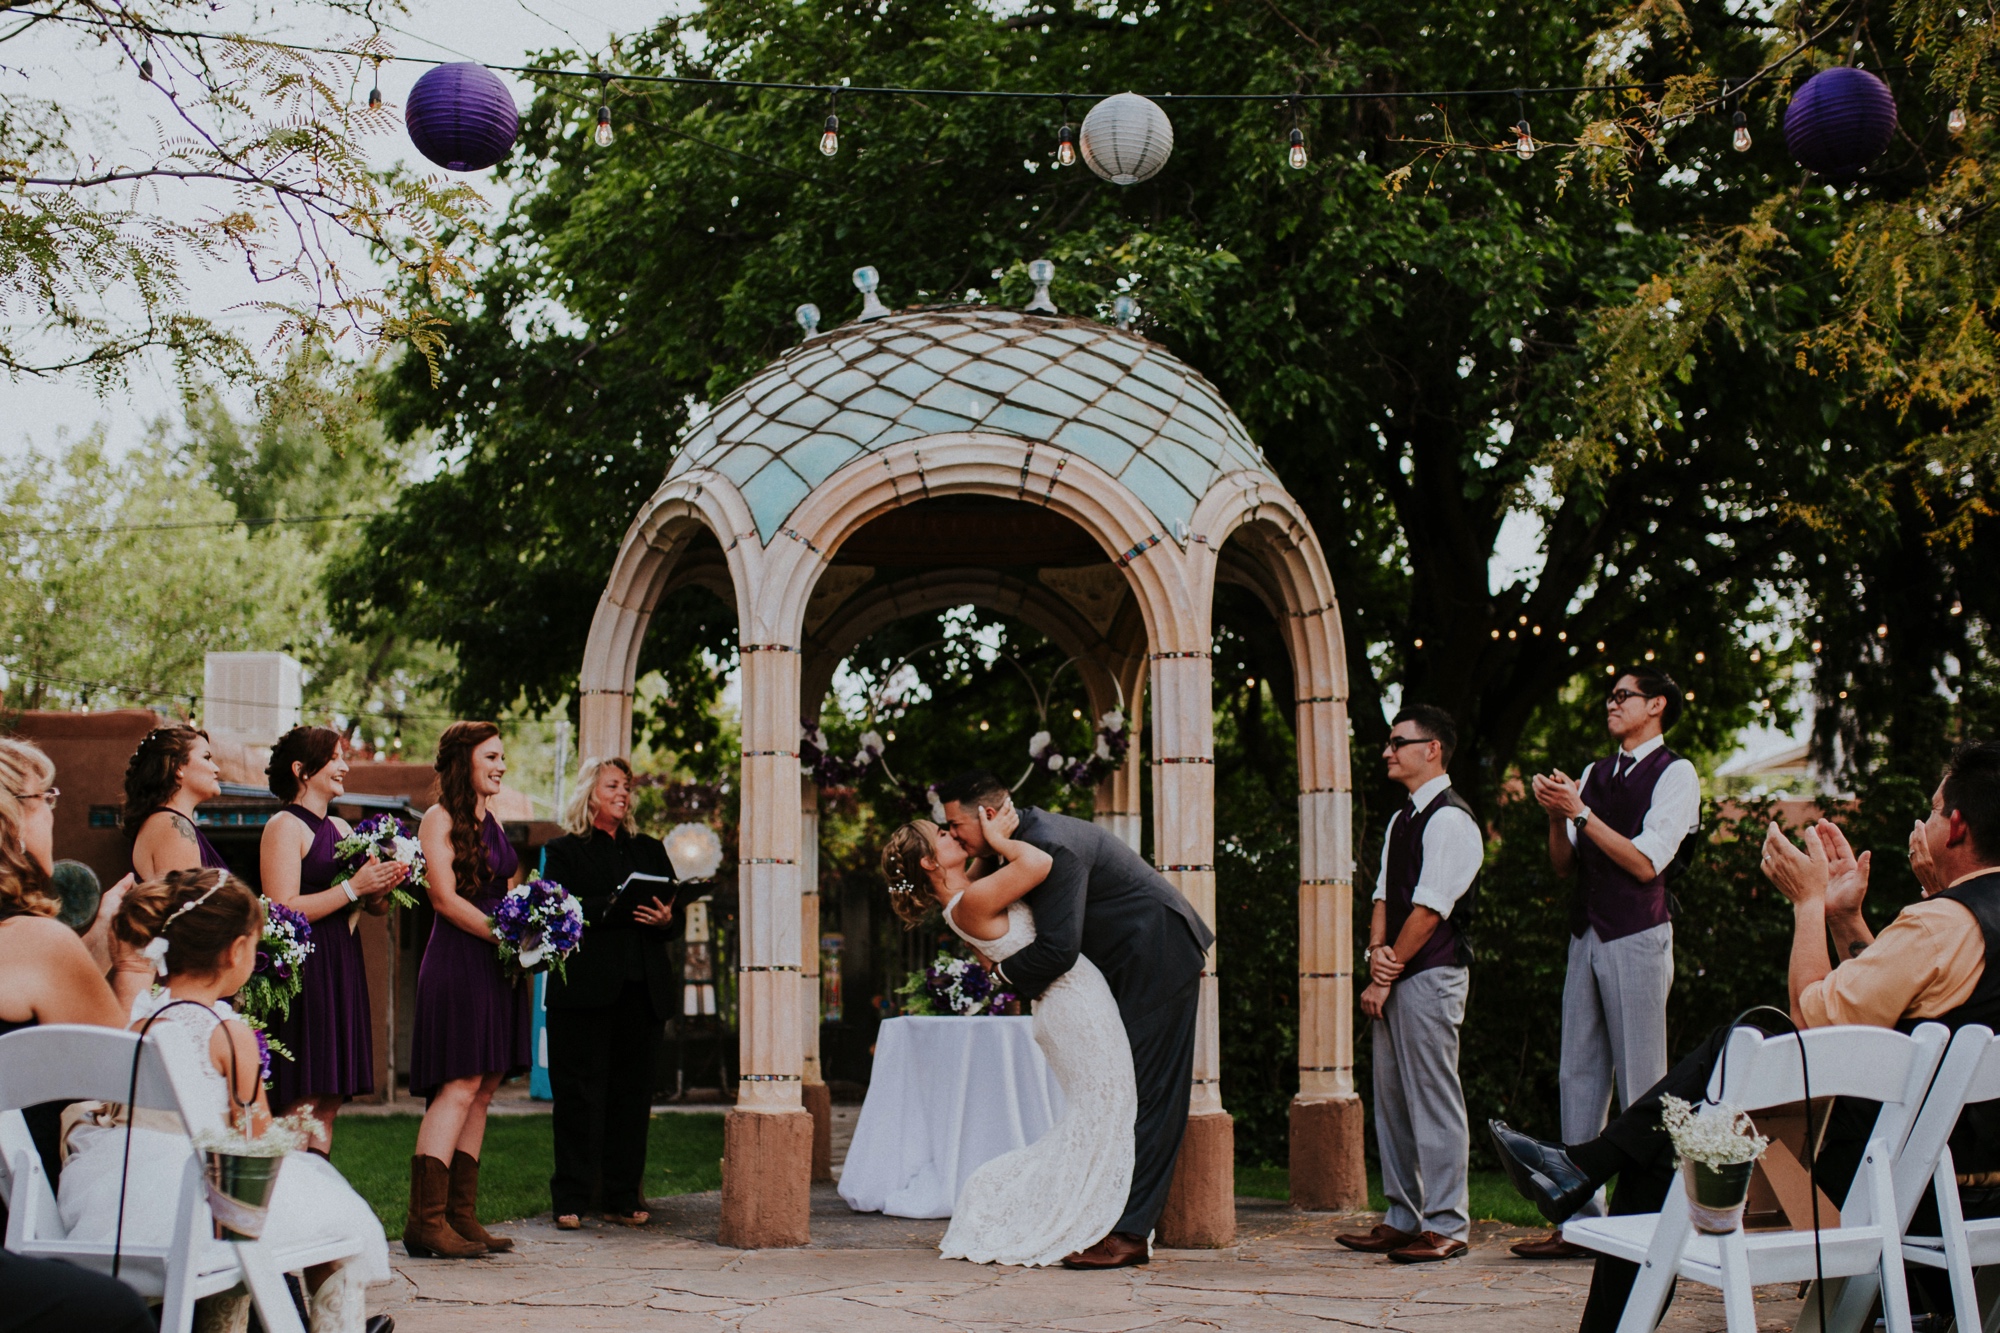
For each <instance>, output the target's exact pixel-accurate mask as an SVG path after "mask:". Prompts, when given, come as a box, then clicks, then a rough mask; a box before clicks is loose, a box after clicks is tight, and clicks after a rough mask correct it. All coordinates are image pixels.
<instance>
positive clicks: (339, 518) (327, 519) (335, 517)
mask: <svg viewBox="0 0 2000 1333" xmlns="http://www.w3.org/2000/svg"><path fill="white" fill-rule="evenodd" d="M388 512H389V511H388V510H386V509H368V510H356V511H355V512H353V513H348V514H302V515H300V516H298V517H296V518H293V517H283V518H229V519H219V518H218V519H190V520H189V521H187V522H185V523H107V524H104V525H102V526H100V527H90V526H78V527H64V528H0V537H68V536H86V535H91V534H96V533H106V532H176V531H181V530H184V529H188V528H268V527H271V526H273V525H276V524H281V523H352V522H356V521H358V520H360V519H364V518H377V517H379V516H381V515H383V514H386V513H388Z"/></svg>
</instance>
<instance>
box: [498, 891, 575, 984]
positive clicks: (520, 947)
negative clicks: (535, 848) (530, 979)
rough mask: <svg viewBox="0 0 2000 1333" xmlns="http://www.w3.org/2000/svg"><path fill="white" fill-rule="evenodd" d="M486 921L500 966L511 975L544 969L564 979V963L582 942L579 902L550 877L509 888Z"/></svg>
mask: <svg viewBox="0 0 2000 1333" xmlns="http://www.w3.org/2000/svg"><path fill="white" fill-rule="evenodd" d="M490 920H491V921H492V923H493V938H494V939H496V940H498V941H499V942H500V966H501V967H502V968H504V969H505V970H506V971H507V972H508V973H509V975H511V976H517V977H518V976H525V975H527V974H528V973H530V972H541V971H544V970H546V971H550V972H553V973H555V974H556V976H558V977H565V972H564V963H565V962H566V961H567V960H568V958H569V956H570V955H571V954H573V953H575V952H576V946H577V945H578V944H581V943H582V942H583V904H582V903H580V902H578V901H577V900H576V899H575V898H574V897H572V896H571V894H570V891H569V890H568V889H565V888H564V887H563V886H562V885H560V884H558V883H556V882H555V881H554V880H552V879H531V880H529V881H528V882H527V883H526V884H520V885H516V886H515V887H514V888H511V889H509V890H507V896H506V897H504V898H502V899H501V900H500V902H499V905H498V906H496V907H495V908H494V909H493V915H492V917H491V918H490ZM565 979H566V978H565Z"/></svg>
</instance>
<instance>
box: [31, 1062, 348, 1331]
mask: <svg viewBox="0 0 2000 1333" xmlns="http://www.w3.org/2000/svg"><path fill="white" fill-rule="evenodd" d="M135 1053H137V1054H138V1055H139V1077H138V1087H137V1090H136V1092H134V1091H133V1090H132V1060H133V1057H134V1055H135ZM84 1100H100V1101H108V1102H121V1103H122V1102H126V1101H128V1100H129V1101H130V1102H131V1104H132V1105H134V1106H137V1107H141V1108H145V1109H148V1110H158V1111H170V1112H173V1113H174V1114H176V1115H179V1114H180V1110H181V1104H182V1089H181V1088H180V1087H179V1086H178V1080H177V1079H176V1077H175V1074H174V1071H173V1068H172V1065H171V1063H170V1062H169V1061H167V1060H166V1059H164V1058H163V1057H162V1055H161V1052H160V1049H159V1047H158V1046H157V1045H156V1044H154V1043H151V1042H148V1043H147V1044H146V1046H145V1049H144V1050H143V1052H141V1051H139V1038H138V1036H137V1034H135V1033H130V1032H118V1031H114V1030H113V1029H111V1028H100V1027H85V1026H80V1025H73V1024H54V1025H50V1026H47V1027H34V1028H24V1029H22V1030H20V1031H18V1032H12V1033H9V1034H7V1035H6V1036H0V1155H4V1158H5V1161H6V1167H7V1171H6V1175H7V1248H8V1249H9V1250H11V1251H13V1252H14V1253H16V1254H21V1255H29V1256H32V1257H35V1258H40V1259H62V1260H66V1261H67V1262H69V1263H72V1264H75V1265H76V1266H77V1267H79V1268H88V1269H91V1270H93V1271H95V1272H99V1273H104V1274H107V1275H109V1274H110V1273H111V1270H112V1250H113V1246H112V1244H111V1242H110V1241H95V1240H75V1239H71V1238H70V1237H69V1235H68V1234H67V1233H66V1232H65V1231H64V1229H63V1225H62V1218H61V1215H60V1214H59V1213H58V1211H57V1209H56V1199H55V1194H54V1192H53V1191H52V1190H51V1189H50V1187H49V1180H48V1176H47V1174H46V1173H45V1172H44V1171H43V1169H42V1159H41V1156H40V1154H39V1153H37V1152H36V1150H35V1145H34V1141H33V1140H32V1139H31V1138H30V1136H29V1133H28V1126H27V1122H26V1120H24V1119H23V1118H22V1116H21V1108H23V1107H28V1106H34V1105H37V1104H39V1103H41V1102H52V1101H84ZM142 1206H149V1207H158V1206H159V1205H158V1201H157V1200H147V1199H136V1198H133V1199H128V1201H127V1207H128V1209H129V1208H132V1207H142ZM214 1235H215V1233H214V1226H213V1222H212V1217H211V1215H210V1213H209V1208H208V1194H207V1190H206V1188H205V1186H204V1184H203V1181H202V1171H201V1157H200V1154H199V1153H197V1154H195V1155H193V1156H192V1157H190V1158H189V1160H188V1165H187V1170H186V1172H185V1174H184V1175H183V1176H182V1179H181V1185H180V1193H179V1195H178V1197H177V1198H176V1199H175V1201H174V1234H173V1240H172V1241H171V1242H170V1243H169V1244H167V1245H164V1246H160V1245H135V1244H132V1243H130V1242H127V1243H126V1244H124V1245H123V1246H122V1247H121V1252H120V1257H119V1261H118V1274H117V1276H118V1278H119V1280H120V1281H122V1282H124V1283H126V1284H127V1285H128V1286H130V1287H132V1288H133V1289H134V1290H136V1291H137V1292H138V1293H139V1294H140V1295H142V1296H144V1297H145V1298H146V1299H147V1300H149V1301H159V1302H161V1306H162V1308H161V1312H160V1328H161V1331H162V1333H188V1330H189V1329H190V1328H192V1326H193V1322H194V1303H195V1301H197V1300H199V1299H200V1298H201V1297H203V1296H212V1295H214V1294H216V1293H217V1292H223V1291H227V1290H229V1289H230V1288H231V1287H233V1286H235V1285H236V1284H237V1283H238V1282H241V1283H242V1284H243V1285H244V1286H245V1287H247V1288H248V1289H249V1291H250V1295H251V1298H252V1300H253V1301H254V1302H255V1303H256V1307H257V1312H258V1314H259V1315H260V1316H261V1317H262V1319H263V1321H264V1327H265V1328H267V1329H269V1330H270V1331H271V1333H304V1329H303V1327H302V1326H301V1325H300V1323H299V1316H298V1310H297V1307H295V1306H294V1305H293V1304H292V1298H291V1293H290V1292H289V1291H287V1290H286V1287H285V1281H284V1274H285V1273H287V1272H297V1271H299V1270H301V1269H304V1268H306V1267H308V1266H310V1265H313V1264H322V1263H333V1262H336V1261H339V1260H344V1259H350V1258H353V1257H354V1255H355V1253H356V1252H357V1250H356V1247H355V1246H354V1245H353V1243H352V1242H346V1241H331V1242H321V1243H317V1244H314V1245H311V1246H303V1247H298V1248H296V1249H293V1250H286V1251H274V1250H273V1248H272V1247H270V1246H268V1245H265V1244H263V1243H262V1242H258V1241H222V1240H217V1239H215V1238H214Z"/></svg>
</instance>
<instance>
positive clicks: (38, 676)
mask: <svg viewBox="0 0 2000 1333" xmlns="http://www.w3.org/2000/svg"><path fill="white" fill-rule="evenodd" d="M0 671H8V672H9V674H11V675H15V676H20V677H21V678H23V679H24V680H38V681H41V682H42V683H43V684H45V685H61V686H65V687H67V688H69V689H74V690H94V691H99V692H103V693H109V694H123V695H129V696H131V697H133V698H143V699H164V700H167V701H168V702H171V703H178V702H180V701H181V700H186V701H187V703H188V705H189V706H190V707H192V706H194V705H196V704H205V703H208V704H235V705H237V706H239V707H244V708H265V707H269V706H270V705H271V701H270V700H269V699H226V698H223V697H222V696H220V695H212V694H204V693H202V692H200V691H198V690H162V689H155V688H153V687H151V686H148V685H127V684H122V683H120V682H118V681H114V680H78V679H76V678H75V677H71V676H51V675H48V674H46V673H44V672H40V671H28V670H24V669H20V668H13V669H11V670H10V669H9V668H6V667H4V666H0ZM317 706H318V707H320V708H323V709H325V710H327V711H329V712H333V713H339V714H342V715H344V716H346V717H348V718H351V719H353V720H354V721H356V722H368V721H370V720H374V721H377V722H457V721H461V720H462V719H461V718H460V717H459V716H458V715H457V714H456V713H410V712H403V711H401V710H397V711H394V712H390V711H386V710H385V711H383V712H380V713H371V712H369V711H368V710H366V709H364V708H359V707H355V706H353V705H343V704H337V703H325V702H322V703H320V704H319V705H317Z"/></svg>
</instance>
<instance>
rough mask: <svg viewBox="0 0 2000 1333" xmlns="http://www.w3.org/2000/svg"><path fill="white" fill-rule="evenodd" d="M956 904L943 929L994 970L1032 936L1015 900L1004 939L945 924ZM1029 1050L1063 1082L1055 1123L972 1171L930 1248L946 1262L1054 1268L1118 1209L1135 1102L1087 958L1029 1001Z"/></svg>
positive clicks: (1123, 1043)
mask: <svg viewBox="0 0 2000 1333" xmlns="http://www.w3.org/2000/svg"><path fill="white" fill-rule="evenodd" d="M961 896H962V895H961ZM957 905H958V899H957V898H953V899H952V900H951V904H950V906H947V907H946V908H945V912H944V919H945V924H946V925H949V926H950V927H951V928H952V930H953V931H954V932H955V933H956V934H957V935H958V937H959V938H960V939H962V940H964V941H965V942H966V943H967V944H970V945H971V946H972V947H973V948H975V949H977V950H979V951H980V952H981V953H983V954H985V955H986V956H987V957H988V958H991V959H992V960H993V961H995V962H999V961H1001V960H1002V959H1005V958H1008V957H1011V956H1012V955H1013V954H1015V953H1017V952H1019V951H1020V950H1021V949H1024V948H1026V947H1027V946H1028V945H1029V944H1030V943H1031V942H1032V941H1033V940H1034V938H1035V916H1034V913H1033V912H1031V911H1029V910H1028V907H1027V905H1026V904H1025V903H1018V902H1017V903H1014V904H1013V905H1012V906H1010V907H1009V908H1008V909H1007V933H1006V934H1004V935H1002V936H1001V937H1000V938H999V939H997V940H976V939H973V938H972V937H971V936H970V935H967V934H966V933H965V932H964V931H962V930H960V929H959V928H958V923H957V922H956V921H954V920H952V916H951V909H952V907H956V906H957ZM971 1021H975V1022H976V1021H977V1020H971ZM1035 1044H1036V1045H1038V1046H1040V1047H1041V1048H1042V1054H1043V1055H1044V1056H1045V1057H1046V1058H1047V1059H1048V1062H1049V1070H1050V1072H1051V1073H1053V1074H1054V1075H1055V1077H1056V1082H1058V1083H1060V1084H1061V1085H1062V1090H1063V1112H1062V1115H1061V1116H1060V1117H1058V1118H1057V1120H1056V1122H1055V1124H1053V1125H1051V1126H1049V1129H1048V1132H1047V1133H1045V1134H1043V1135H1042V1137H1040V1138H1039V1139H1036V1140H1035V1141H1034V1142H1033V1143H1031V1144H1029V1145H1028V1146H1027V1147H1025V1148H1016V1149H1015V1150H1014V1151H1013V1152H1010V1153H1005V1154H1002V1155H1001V1156H999V1157H996V1158H994V1159H993V1160H992V1161H990V1162H987V1163H986V1164H985V1165H984V1166H981V1167H980V1168H979V1169H978V1170H977V1171H975V1172H973V1173H972V1177H971V1178H970V1179H969V1180H967V1181H966V1182H965V1187H964V1188H963V1189H961V1190H960V1191H959V1193H958V1201H957V1202H956V1204H954V1205H953V1208H952V1214H951V1226H950V1227H949V1228H948V1229H947V1230H946V1231H945V1234H944V1241H943V1243H942V1244H941V1245H939V1247H938V1248H939V1250H940V1251H941V1252H942V1253H943V1255H944V1257H945V1258H947V1259H969V1260H971V1261H972V1262H973V1263H977V1264H1021V1265H1025V1266H1028V1267H1041V1266H1044V1265H1048V1264H1054V1263H1058V1262H1060V1261H1061V1260H1062V1257H1063V1256H1064V1255H1066V1254H1072V1253H1074V1252H1075V1251H1077V1250H1081V1249H1084V1248H1086V1247H1088V1246H1090V1245H1094V1244H1096V1243H1097V1242H1098V1241H1100V1240H1102V1239H1103V1238H1104V1236H1105V1234H1106V1233H1107V1232H1109V1231H1110V1230H1111V1228H1112V1226H1113V1225H1114V1224H1115V1223H1116V1222H1117V1221H1118V1219H1119V1217H1121V1216H1122V1215H1123V1214H1124V1212H1125V1196H1126V1195H1127V1194H1128V1193H1129V1192H1130V1191H1131V1188H1132V1122H1133V1119H1134V1117H1135V1116H1136V1115H1137V1114H1138V1109H1139V1094H1138V1089H1137V1086H1136V1084H1135V1083H1134V1082H1133V1078H1132V1047H1131V1045H1130V1043H1129V1042H1127V1040H1126V1038H1125V1024H1124V1022H1123V1021H1122V1020H1121V1019H1120V1018H1119V1016H1118V1004H1117V1002H1116V1001H1115V1000H1113V999H1112V997H1111V988H1110V986H1108V985H1106V984H1105V981H1104V974H1103V973H1102V972H1099V971H1098V970H1097V966H1096V964H1094V963H1092V962H1091V961H1090V960H1089V959H1088V958H1082V957H1079V958H1078V959H1077V960H1076V966H1075V967H1073V968H1071V969H1070V970H1069V971H1068V972H1065V973H1064V974H1063V975H1062V976H1060V977H1057V978H1056V979H1055V981H1054V982H1052V983H1051V984H1050V986H1049V988H1048V989H1047V990H1045V991H1043V992H1042V997H1041V998H1040V999H1039V1000H1036V1001H1035Z"/></svg>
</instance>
